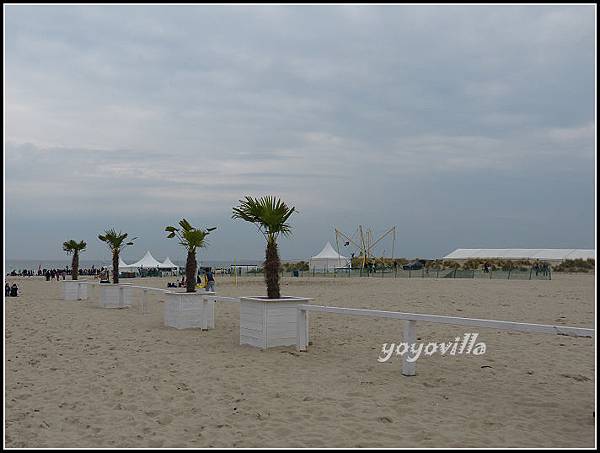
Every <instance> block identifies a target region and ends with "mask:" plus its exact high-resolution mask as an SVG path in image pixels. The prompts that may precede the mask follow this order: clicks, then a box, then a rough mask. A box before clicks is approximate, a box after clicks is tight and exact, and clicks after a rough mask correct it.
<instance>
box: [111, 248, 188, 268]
mask: <svg viewBox="0 0 600 453" xmlns="http://www.w3.org/2000/svg"><path fill="white" fill-rule="evenodd" d="M110 268H111V269H112V266H110ZM140 269H160V270H170V271H177V270H179V266H177V265H176V264H175V263H173V262H172V261H171V259H170V258H169V257H167V259H165V260H164V261H163V262H162V263H161V262H160V261H158V260H157V259H156V258H154V257H153V256H152V253H150V251H147V252H146V254H145V255H144V256H143V258H142V259H140V260H138V261H136V262H135V263H132V264H127V263H126V262H125V261H123V260H122V259H121V258H119V271H120V272H139V271H140Z"/></svg>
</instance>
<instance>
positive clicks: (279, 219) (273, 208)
mask: <svg viewBox="0 0 600 453" xmlns="http://www.w3.org/2000/svg"><path fill="white" fill-rule="evenodd" d="M294 211H296V208H294V207H292V208H290V207H288V206H287V205H286V204H285V203H284V202H283V201H281V200H280V199H279V198H275V197H271V196H264V197H262V198H252V197H248V196H247V197H246V199H245V200H240V205H239V206H238V207H236V208H233V215H232V218H234V219H242V220H245V221H247V222H250V223H253V224H255V225H256V226H257V228H258V230H259V231H260V232H261V233H262V234H263V236H264V237H265V239H266V240H267V249H266V251H265V264H264V267H265V283H266V284H267V297H268V298H269V299H279V297H280V291H279V269H280V266H281V262H280V261H279V252H278V250H277V238H278V237H279V235H280V234H283V235H284V236H288V235H290V234H291V231H292V229H291V227H290V225H288V224H287V223H286V222H287V221H288V219H289V218H290V216H291V215H292V214H293V213H294Z"/></svg>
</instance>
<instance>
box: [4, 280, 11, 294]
mask: <svg viewBox="0 0 600 453" xmlns="http://www.w3.org/2000/svg"><path fill="white" fill-rule="evenodd" d="M4 296H5V297H8V296H10V285H9V284H8V283H7V284H6V285H4Z"/></svg>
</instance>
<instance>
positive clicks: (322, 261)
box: [308, 242, 350, 271]
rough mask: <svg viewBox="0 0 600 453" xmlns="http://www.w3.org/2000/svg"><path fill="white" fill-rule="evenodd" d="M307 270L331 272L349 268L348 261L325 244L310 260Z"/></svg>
mask: <svg viewBox="0 0 600 453" xmlns="http://www.w3.org/2000/svg"><path fill="white" fill-rule="evenodd" d="M308 267H309V269H310V270H311V271H312V270H313V269H314V270H316V271H327V270H330V271H333V270H334V269H335V268H336V267H350V260H349V259H348V258H346V257H345V256H342V255H340V254H339V253H338V252H336V251H335V250H334V249H333V247H332V246H331V244H330V243H329V242H327V244H325V247H323V250H321V251H320V252H319V254H318V255H315V256H313V257H312V258H311V259H310V263H309V265H308Z"/></svg>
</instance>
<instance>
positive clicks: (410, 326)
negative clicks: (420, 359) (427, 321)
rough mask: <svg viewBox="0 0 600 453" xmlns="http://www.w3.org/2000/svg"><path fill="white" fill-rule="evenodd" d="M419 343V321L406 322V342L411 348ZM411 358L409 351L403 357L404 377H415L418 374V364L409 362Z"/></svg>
mask: <svg viewBox="0 0 600 453" xmlns="http://www.w3.org/2000/svg"><path fill="white" fill-rule="evenodd" d="M416 341H417V321H404V342H405V343H407V344H408V347H409V348H412V346H413V345H414V344H415V343H416ZM409 356H410V353H409V350H407V351H406V354H404V356H403V357H402V374H403V375H404V376H414V375H415V374H417V362H416V361H415V362H409V361H408V360H407V359H408V357H409Z"/></svg>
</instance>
